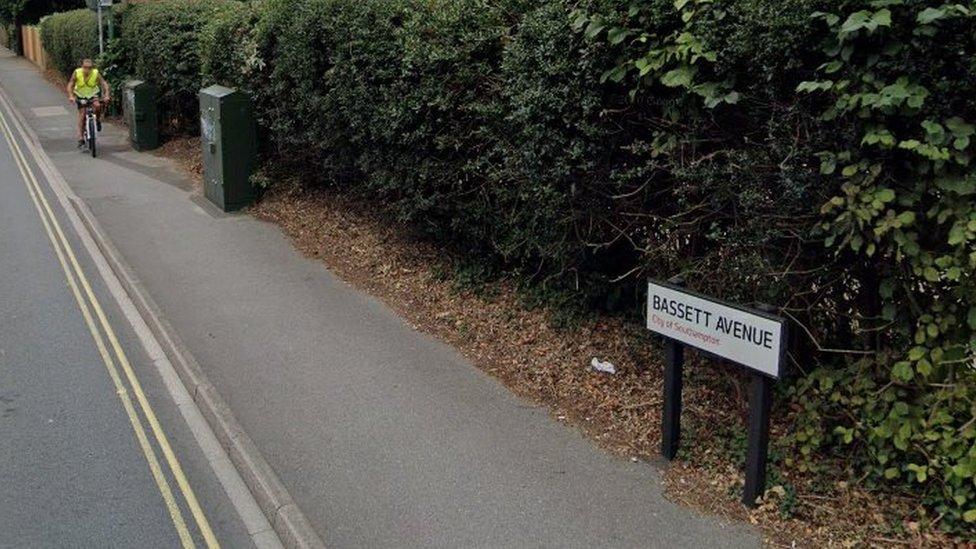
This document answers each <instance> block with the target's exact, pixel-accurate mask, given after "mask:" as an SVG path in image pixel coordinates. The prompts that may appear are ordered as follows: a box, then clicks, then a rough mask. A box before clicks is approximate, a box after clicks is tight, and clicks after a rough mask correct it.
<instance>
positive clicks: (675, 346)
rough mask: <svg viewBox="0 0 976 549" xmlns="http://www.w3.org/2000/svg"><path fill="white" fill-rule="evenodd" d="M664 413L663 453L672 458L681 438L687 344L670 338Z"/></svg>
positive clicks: (667, 351)
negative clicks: (682, 390)
mask: <svg viewBox="0 0 976 549" xmlns="http://www.w3.org/2000/svg"><path fill="white" fill-rule="evenodd" d="M665 357H666V360H667V363H666V364H665V365H664V414H663V415H662V425H661V454H662V455H663V456H664V457H665V459H668V460H672V459H674V456H676V455H677V454H678V443H679V442H680V440H681V385H682V384H681V375H682V370H683V369H684V362H685V346H684V344H682V343H681V342H680V341H677V340H674V339H668V342H667V343H666V344H665Z"/></svg>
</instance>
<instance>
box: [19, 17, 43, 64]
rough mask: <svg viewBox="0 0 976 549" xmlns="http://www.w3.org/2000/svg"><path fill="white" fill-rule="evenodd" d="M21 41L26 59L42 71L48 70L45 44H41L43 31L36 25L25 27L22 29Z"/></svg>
mask: <svg viewBox="0 0 976 549" xmlns="http://www.w3.org/2000/svg"><path fill="white" fill-rule="evenodd" d="M20 40H21V48H22V49H21V51H23V52H24V57H26V58H27V59H29V60H30V61H31V63H34V64H35V65H37V66H38V67H40V68H41V70H45V69H47V65H48V58H47V52H46V51H44V44H42V43H41V29H40V28H39V27H37V26H36V25H24V26H23V27H21V28H20Z"/></svg>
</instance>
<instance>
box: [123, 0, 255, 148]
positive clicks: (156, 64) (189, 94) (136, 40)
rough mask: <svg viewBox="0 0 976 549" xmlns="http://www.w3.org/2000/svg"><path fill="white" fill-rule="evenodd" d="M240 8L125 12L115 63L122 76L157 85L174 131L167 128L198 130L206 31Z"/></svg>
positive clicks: (135, 8)
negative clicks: (198, 96) (214, 22)
mask: <svg viewBox="0 0 976 549" xmlns="http://www.w3.org/2000/svg"><path fill="white" fill-rule="evenodd" d="M237 5H238V3H237V2H233V1H231V0H159V1H153V2H145V3H130V4H127V5H125V6H124V7H122V8H121V9H120V10H119V13H118V15H117V26H118V31H119V34H120V36H119V39H118V40H116V41H115V42H114V43H113V44H112V46H111V48H110V52H109V59H110V61H111V63H112V64H113V65H117V66H118V67H119V68H120V69H121V70H120V72H122V73H125V74H127V75H128V76H131V77H135V78H138V79H141V80H145V81H147V82H149V83H151V84H153V85H154V86H156V89H157V91H158V93H159V97H160V112H161V114H162V116H163V118H164V120H166V121H167V122H168V123H169V126H170V128H164V129H167V130H168V129H172V130H177V131H179V130H184V131H186V130H193V129H194V128H197V126H198V122H197V120H198V118H199V115H198V112H197V111H198V107H197V100H196V96H197V93H198V92H199V90H200V83H201V48H200V40H201V36H202V32H203V29H204V27H206V25H207V23H209V22H210V21H212V20H218V19H219V18H220V17H222V15H223V14H225V13H227V12H228V11H230V10H233V9H235V8H236V7H237Z"/></svg>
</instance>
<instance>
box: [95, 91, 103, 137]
mask: <svg viewBox="0 0 976 549" xmlns="http://www.w3.org/2000/svg"><path fill="white" fill-rule="evenodd" d="M94 101H95V125H96V126H97V127H98V131H102V106H103V105H102V101H101V99H95V100H94Z"/></svg>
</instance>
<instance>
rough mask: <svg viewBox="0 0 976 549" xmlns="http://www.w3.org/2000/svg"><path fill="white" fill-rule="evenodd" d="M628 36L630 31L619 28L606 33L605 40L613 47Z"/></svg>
mask: <svg viewBox="0 0 976 549" xmlns="http://www.w3.org/2000/svg"><path fill="white" fill-rule="evenodd" d="M628 36H630V30H628V29H624V28H621V27H614V28H612V29H610V31H609V32H607V40H608V41H609V42H610V43H611V44H612V45H614V46H616V45H617V44H619V43H621V42H623V41H624V40H626V39H627V37H628Z"/></svg>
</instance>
